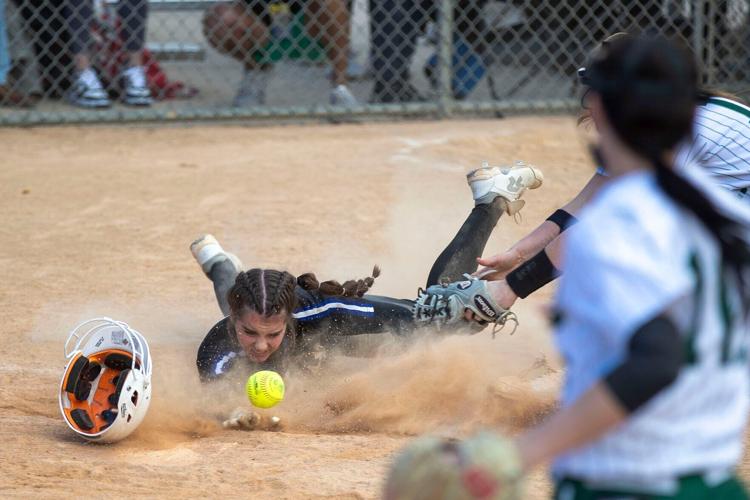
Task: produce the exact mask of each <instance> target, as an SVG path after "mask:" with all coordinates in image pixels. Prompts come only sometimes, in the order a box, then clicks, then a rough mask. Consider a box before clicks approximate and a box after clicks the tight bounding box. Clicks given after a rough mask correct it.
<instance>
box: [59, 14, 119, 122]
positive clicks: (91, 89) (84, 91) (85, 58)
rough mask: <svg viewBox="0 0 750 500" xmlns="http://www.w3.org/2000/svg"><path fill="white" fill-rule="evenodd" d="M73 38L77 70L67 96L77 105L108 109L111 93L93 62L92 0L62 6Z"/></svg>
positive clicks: (74, 59)
mask: <svg viewBox="0 0 750 500" xmlns="http://www.w3.org/2000/svg"><path fill="white" fill-rule="evenodd" d="M63 16H64V18H65V20H66V21H67V23H68V28H69V30H70V37H71V42H70V45H71V50H72V51H73V63H74V65H75V68H76V72H77V73H78V74H77V76H76V80H75V82H74V83H73V85H72V87H71V89H70V94H69V96H68V99H69V100H70V101H71V102H72V103H73V104H75V105H76V106H81V107H85V108H106V107H108V106H109V104H110V102H109V96H108V95H107V92H106V90H104V87H103V86H102V83H101V81H100V80H99V76H98V75H97V74H96V71H94V68H93V66H92V61H91V55H90V50H91V31H90V30H91V21H92V20H93V19H94V11H93V9H92V5H91V0H68V2H67V3H66V4H65V5H64V7H63Z"/></svg>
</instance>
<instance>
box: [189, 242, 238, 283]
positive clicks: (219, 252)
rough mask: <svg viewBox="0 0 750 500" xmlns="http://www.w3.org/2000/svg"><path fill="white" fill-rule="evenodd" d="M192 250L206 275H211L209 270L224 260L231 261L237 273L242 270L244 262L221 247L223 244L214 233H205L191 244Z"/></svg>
mask: <svg viewBox="0 0 750 500" xmlns="http://www.w3.org/2000/svg"><path fill="white" fill-rule="evenodd" d="M190 251H191V252H192V253H193V257H195V260H196V261H197V262H198V264H199V265H200V266H201V269H203V272H204V273H205V274H206V276H209V272H210V271H211V268H212V267H213V266H214V265H215V264H217V263H219V262H224V261H228V262H230V263H231V264H232V266H234V268H235V271H236V272H237V273H239V272H240V271H242V262H240V259H238V258H237V256H236V255H234V254H231V253H229V252H227V251H225V250H224V249H223V248H221V245H220V244H219V242H218V241H217V240H216V238H214V236H213V235H210V234H205V235H203V236H201V237H200V238H198V239H197V240H195V241H194V242H193V243H191V244H190Z"/></svg>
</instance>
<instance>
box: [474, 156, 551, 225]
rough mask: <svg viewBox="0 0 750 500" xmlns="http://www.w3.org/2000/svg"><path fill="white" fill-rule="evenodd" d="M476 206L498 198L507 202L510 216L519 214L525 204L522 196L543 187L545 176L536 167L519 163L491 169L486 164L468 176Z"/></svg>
mask: <svg viewBox="0 0 750 500" xmlns="http://www.w3.org/2000/svg"><path fill="white" fill-rule="evenodd" d="M466 180H467V181H468V182H469V186H470V187H471V193H472V195H473V197H474V203H475V204H476V205H482V204H484V203H491V202H492V200H494V199H495V198H497V197H498V196H500V197H502V198H503V199H504V200H505V201H506V202H507V212H508V214H509V215H514V214H516V213H518V211H519V210H521V208H523V206H524V204H525V202H524V201H523V200H521V199H520V198H521V195H522V194H523V192H524V191H526V189H536V188H538V187H539V186H541V185H542V182H543V181H544V176H543V175H542V172H541V171H540V170H539V169H537V168H536V167H532V166H531V165H526V164H525V163H523V162H517V163H516V164H515V165H514V166H512V167H491V166H489V165H488V164H487V163H486V162H485V163H484V164H483V165H482V167H481V168H478V169H476V170H473V171H471V172H469V173H468V174H467V175H466Z"/></svg>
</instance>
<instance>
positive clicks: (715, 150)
mask: <svg viewBox="0 0 750 500" xmlns="http://www.w3.org/2000/svg"><path fill="white" fill-rule="evenodd" d="M694 132H695V137H694V139H693V141H692V142H691V143H690V144H686V145H684V146H682V147H681V148H680V149H679V151H678V153H677V156H676V158H675V164H676V165H678V167H680V168H681V167H682V166H684V165H690V164H694V163H695V164H698V165H700V166H701V167H702V168H703V169H705V170H706V171H707V172H708V173H709V175H710V176H711V178H712V179H713V180H714V182H716V184H717V185H719V186H722V187H724V188H726V189H729V190H731V191H735V192H737V194H738V195H740V196H741V197H745V198H746V199H748V200H750V194H748V189H749V188H750V108H748V107H747V106H745V105H743V104H740V103H738V102H736V101H732V100H730V99H725V98H723V97H712V98H710V99H709V100H708V102H707V103H705V104H703V105H701V106H698V107H697V108H696V114H695V121H694Z"/></svg>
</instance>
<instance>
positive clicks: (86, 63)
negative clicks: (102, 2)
mask: <svg viewBox="0 0 750 500" xmlns="http://www.w3.org/2000/svg"><path fill="white" fill-rule="evenodd" d="M63 16H64V17H65V19H66V21H67V22H68V28H69V30H70V38H71V40H70V47H71V50H72V51H73V54H74V56H73V59H74V62H75V66H76V70H78V71H79V72H82V71H85V70H86V69H88V68H90V67H91V57H90V56H89V50H90V49H91V31H90V30H91V20H92V19H93V18H94V11H93V10H92V8H91V0H68V2H67V4H66V5H65V7H64V8H63Z"/></svg>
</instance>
